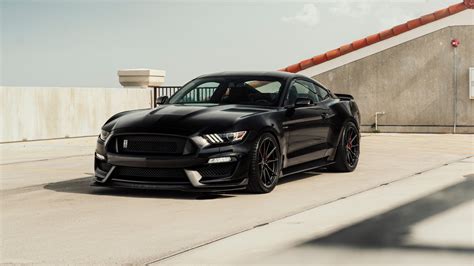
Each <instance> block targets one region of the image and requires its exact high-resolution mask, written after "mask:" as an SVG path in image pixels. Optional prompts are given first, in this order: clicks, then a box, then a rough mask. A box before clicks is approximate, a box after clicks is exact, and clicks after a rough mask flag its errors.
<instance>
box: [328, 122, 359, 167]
mask: <svg viewBox="0 0 474 266" xmlns="http://www.w3.org/2000/svg"><path fill="white" fill-rule="evenodd" d="M342 130H343V131H342V139H341V140H340V141H339V145H338V147H337V151H336V157H335V160H334V164H332V165H330V166H329V167H328V169H330V170H333V171H337V172H352V171H354V169H356V167H357V164H358V163H359V154H360V133H359V129H358V128H357V126H356V125H355V124H354V123H353V122H346V123H345V124H344V127H343V128H342Z"/></svg>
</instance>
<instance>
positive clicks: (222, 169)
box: [197, 162, 236, 180]
mask: <svg viewBox="0 0 474 266" xmlns="http://www.w3.org/2000/svg"><path fill="white" fill-rule="evenodd" d="M235 166H236V163H235V162H231V163H217V164H210V165H207V166H204V167H201V168H198V169H197V171H198V172H199V174H201V176H202V177H203V180H204V179H213V178H221V177H227V176H231V175H232V173H233V172H234V169H235Z"/></svg>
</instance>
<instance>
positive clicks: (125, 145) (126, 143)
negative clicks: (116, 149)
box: [123, 139, 128, 149]
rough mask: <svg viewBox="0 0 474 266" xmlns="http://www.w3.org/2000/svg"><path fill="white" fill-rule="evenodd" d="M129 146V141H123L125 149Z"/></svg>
mask: <svg viewBox="0 0 474 266" xmlns="http://www.w3.org/2000/svg"><path fill="white" fill-rule="evenodd" d="M127 146H128V139H124V140H123V148H124V149H126V148H127Z"/></svg>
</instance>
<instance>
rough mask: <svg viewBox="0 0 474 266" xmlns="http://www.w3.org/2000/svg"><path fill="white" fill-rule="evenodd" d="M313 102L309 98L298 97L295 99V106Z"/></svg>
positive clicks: (307, 104)
mask: <svg viewBox="0 0 474 266" xmlns="http://www.w3.org/2000/svg"><path fill="white" fill-rule="evenodd" d="M311 104H313V101H311V99H309V98H297V99H296V101H295V108H297V107H304V106H309V105H311Z"/></svg>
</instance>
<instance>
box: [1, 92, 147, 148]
mask: <svg viewBox="0 0 474 266" xmlns="http://www.w3.org/2000/svg"><path fill="white" fill-rule="evenodd" d="M151 97H152V96H151V90H150V89H118V88H36V87H33V88H32V87H0V99H1V100H0V103H1V104H0V142H11V141H22V140H38V139H51V138H64V137H79V136H91V135H97V134H99V131H100V127H101V126H102V124H103V123H104V122H105V121H106V120H107V119H108V118H109V117H110V116H111V115H113V114H115V113H118V112H120V111H124V110H131V109H140V108H150V106H151Z"/></svg>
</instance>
